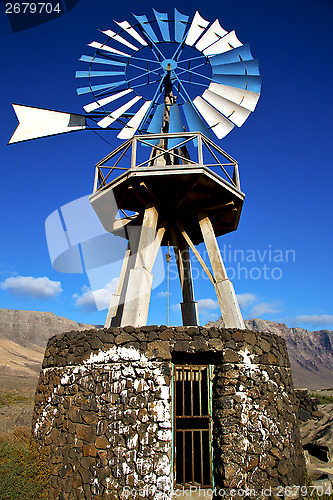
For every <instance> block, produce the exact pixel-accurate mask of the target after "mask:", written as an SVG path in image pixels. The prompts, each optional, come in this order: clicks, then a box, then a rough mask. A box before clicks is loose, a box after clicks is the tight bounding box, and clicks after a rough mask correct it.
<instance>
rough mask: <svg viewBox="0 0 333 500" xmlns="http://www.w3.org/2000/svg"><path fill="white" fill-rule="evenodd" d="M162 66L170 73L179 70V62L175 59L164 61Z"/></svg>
mask: <svg viewBox="0 0 333 500" xmlns="http://www.w3.org/2000/svg"><path fill="white" fill-rule="evenodd" d="M161 66H162V68H163V69H164V70H165V71H170V70H173V69H176V68H177V62H176V61H175V60H174V59H164V61H162V62H161Z"/></svg>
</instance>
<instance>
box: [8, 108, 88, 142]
mask: <svg viewBox="0 0 333 500" xmlns="http://www.w3.org/2000/svg"><path fill="white" fill-rule="evenodd" d="M13 108H14V111H15V113H16V116H17V118H18V121H19V124H18V126H17V128H16V130H15V132H14V134H13V135H12V137H11V138H10V140H9V142H8V144H15V143H17V142H23V141H30V140H32V139H39V138H40V137H48V136H51V135H57V134H65V133H66V132H74V131H76V130H84V129H85V128H86V119H85V117H84V116H82V115H76V114H72V113H64V112H63V111H53V110H52V109H43V108H35V107H31V106H23V105H21V104H13Z"/></svg>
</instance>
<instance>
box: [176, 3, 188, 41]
mask: <svg viewBox="0 0 333 500" xmlns="http://www.w3.org/2000/svg"><path fill="white" fill-rule="evenodd" d="M188 20H189V16H185V15H184V14H181V13H180V12H178V10H177V9H175V40H176V42H178V43H181V42H182V41H183V39H184V38H185V31H186V27H187V22H188Z"/></svg>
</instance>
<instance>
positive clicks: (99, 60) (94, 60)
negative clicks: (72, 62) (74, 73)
mask: <svg viewBox="0 0 333 500" xmlns="http://www.w3.org/2000/svg"><path fill="white" fill-rule="evenodd" d="M79 61H84V62H89V63H98V64H110V65H111V66H126V63H124V62H121V61H114V60H113V59H102V58H101V57H94V56H81V57H80V59H79Z"/></svg>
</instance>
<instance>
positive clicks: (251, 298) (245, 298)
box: [237, 293, 258, 309]
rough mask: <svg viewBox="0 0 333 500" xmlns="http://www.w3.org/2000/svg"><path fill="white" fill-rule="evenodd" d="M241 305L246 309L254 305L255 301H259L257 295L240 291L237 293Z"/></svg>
mask: <svg viewBox="0 0 333 500" xmlns="http://www.w3.org/2000/svg"><path fill="white" fill-rule="evenodd" d="M237 299H238V303H239V306H240V307H241V308H242V309H246V308H247V307H249V306H252V304H254V303H255V302H257V300H258V299H257V297H256V296H255V295H253V293H239V294H238V295H237Z"/></svg>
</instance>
